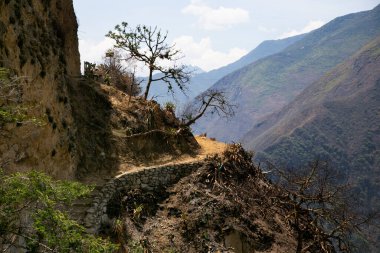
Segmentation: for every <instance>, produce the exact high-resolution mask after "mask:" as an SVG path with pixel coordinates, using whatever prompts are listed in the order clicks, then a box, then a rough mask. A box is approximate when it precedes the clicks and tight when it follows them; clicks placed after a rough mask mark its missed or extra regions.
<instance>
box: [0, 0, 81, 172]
mask: <svg viewBox="0 0 380 253" xmlns="http://www.w3.org/2000/svg"><path fill="white" fill-rule="evenodd" d="M77 28H78V24H77V21H76V18H75V14H74V9H73V6H72V1H63V0H51V1H42V0H31V1H27V0H20V1H0V67H5V68H7V69H10V70H11V72H12V73H13V74H15V75H17V76H19V77H22V79H21V80H22V84H23V102H24V106H26V107H27V108H28V111H29V113H30V114H31V115H33V116H35V117H37V118H39V119H41V120H42V121H44V122H45V124H44V126H41V127H38V126H35V125H33V124H24V125H20V124H18V125H13V124H11V125H9V124H8V125H6V126H0V129H1V130H4V132H6V133H7V134H6V135H5V136H4V135H2V137H1V138H0V164H1V165H2V166H3V168H4V169H6V170H7V171H13V170H16V169H17V170H24V169H27V168H36V169H37V168H41V169H43V170H45V171H46V172H48V173H49V174H50V175H52V176H54V177H58V178H70V177H73V176H74V174H75V173H76V171H75V170H76V168H77V164H78V160H79V157H78V155H77V154H76V152H75V150H76V146H77V143H76V142H75V136H76V127H75V123H74V119H73V116H72V109H71V105H70V95H69V91H68V86H70V85H74V84H75V80H74V78H75V77H78V76H79V75H80V61H79V52H78V38H77ZM1 165H0V166H1Z"/></svg>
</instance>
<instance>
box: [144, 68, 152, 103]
mask: <svg viewBox="0 0 380 253" xmlns="http://www.w3.org/2000/svg"><path fill="white" fill-rule="evenodd" d="M152 78H153V68H152V67H150V68H149V77H148V82H147V84H146V88H145V93H144V99H145V100H147V99H148V95H149V89H150V85H151V83H152Z"/></svg>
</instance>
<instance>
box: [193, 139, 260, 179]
mask: <svg viewBox="0 0 380 253" xmlns="http://www.w3.org/2000/svg"><path fill="white" fill-rule="evenodd" d="M253 156H254V153H253V152H248V151H245V150H244V148H243V147H242V145H241V144H240V143H234V144H230V145H228V147H227V149H226V150H225V151H224V152H223V155H222V156H214V157H211V158H210V159H209V163H208V164H207V165H206V166H207V169H206V170H205V171H204V173H203V175H201V177H200V179H201V180H202V181H203V182H206V183H212V184H213V183H219V184H229V183H232V182H238V183H239V182H242V181H244V180H246V179H247V178H248V177H249V176H253V177H256V176H259V177H261V176H262V173H261V171H260V169H259V168H258V167H256V166H255V165H254V164H253V163H252V158H253Z"/></svg>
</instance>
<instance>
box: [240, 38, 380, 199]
mask: <svg viewBox="0 0 380 253" xmlns="http://www.w3.org/2000/svg"><path fill="white" fill-rule="evenodd" d="M379 48H380V37H378V38H377V39H375V40H374V41H372V42H371V43H369V44H368V45H366V46H365V47H363V48H362V49H361V50H360V51H359V52H358V53H356V54H355V55H354V56H353V57H351V58H350V59H348V60H346V61H345V62H344V63H342V64H340V65H339V66H337V67H336V68H334V69H333V70H332V71H331V72H329V73H328V74H326V75H325V76H324V77H323V78H321V79H320V80H318V81H317V82H315V83H313V84H312V85H311V86H309V87H308V88H307V89H305V90H304V91H303V92H302V93H301V94H300V95H299V96H297V98H296V99H295V100H294V101H293V102H292V103H290V104H289V105H287V106H286V107H285V108H284V109H282V110H281V111H279V112H277V113H274V114H272V115H271V116H270V117H268V118H266V119H265V120H264V121H262V122H260V123H259V124H257V125H256V126H255V127H254V128H253V129H252V130H251V131H250V132H248V133H247V134H246V135H245V136H244V140H245V146H246V147H248V148H253V149H255V150H257V151H261V152H260V153H258V155H257V159H259V160H267V159H269V160H271V161H273V162H275V163H277V164H281V165H285V166H300V165H303V164H305V163H307V162H309V161H310V160H312V159H315V158H320V159H326V160H329V161H331V162H332V165H333V166H335V167H338V168H339V169H342V170H343V171H345V172H346V173H348V174H349V175H350V177H351V178H353V179H354V180H355V183H358V184H360V185H361V187H365V188H367V190H366V191H367V194H369V197H370V199H371V198H373V199H374V197H376V196H377V198H379V197H380V195H378V194H379V189H380V185H379V184H378V182H379V181H377V180H378V175H379V168H380V159H379V158H380V153H379V152H380V151H379V150H380V117H379V108H380V100H379V97H380V72H379V70H380V50H379ZM370 199H369V201H371V200H370ZM368 204H369V205H370V204H371V203H368ZM372 204H374V203H372Z"/></svg>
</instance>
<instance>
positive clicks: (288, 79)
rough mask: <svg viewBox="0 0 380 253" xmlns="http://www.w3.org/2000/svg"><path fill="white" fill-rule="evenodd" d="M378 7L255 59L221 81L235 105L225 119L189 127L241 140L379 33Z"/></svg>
mask: <svg viewBox="0 0 380 253" xmlns="http://www.w3.org/2000/svg"><path fill="white" fill-rule="evenodd" d="M379 27H380V6H377V7H376V8H374V9H373V10H370V11H364V12H359V13H355V14H349V15H346V16H343V17H339V18H336V19H334V20H333V21H331V22H329V23H328V24H326V25H324V26H323V27H321V28H319V29H317V30H315V31H313V32H310V33H308V34H307V35H305V36H304V37H303V38H302V39H301V40H299V41H297V42H295V43H294V44H292V45H291V46H289V47H287V48H286V49H285V50H283V51H281V52H279V53H277V54H274V55H271V56H268V57H266V58H264V59H261V60H258V61H256V62H254V63H252V64H250V65H248V66H246V67H243V68H241V69H239V70H237V71H235V72H233V73H231V74H229V75H227V76H225V77H224V78H222V79H221V80H219V81H218V82H217V83H216V84H214V85H213V86H212V87H211V88H212V89H218V90H225V91H226V92H228V99H229V100H230V102H231V103H232V104H234V105H236V106H238V109H237V111H236V114H235V116H234V117H233V118H231V119H230V120H229V121H227V122H226V121H225V120H224V119H221V118H219V117H218V116H217V115H209V117H206V118H203V119H200V120H199V122H198V123H197V124H196V125H194V126H193V129H194V130H195V131H196V132H198V133H200V132H207V134H208V135H209V136H212V137H216V138H218V139H220V140H224V141H237V140H239V139H241V138H242V137H243V136H244V134H246V133H247V132H248V131H249V130H250V129H251V128H252V127H253V126H254V125H256V124H257V123H258V122H260V121H261V119H263V118H264V117H265V116H267V115H270V114H271V113H273V112H275V111H278V110H280V109H281V108H282V107H284V106H285V105H287V104H288V103H289V102H290V101H292V100H293V99H294V98H295V97H296V96H297V95H298V94H300V93H301V92H302V91H303V90H304V89H305V88H306V87H308V86H309V85H310V84H312V83H313V82H315V81H317V80H318V79H319V78H321V77H322V76H323V75H324V74H326V73H327V72H328V71H329V70H331V69H332V68H333V67H335V66H336V65H337V64H339V63H341V62H343V61H344V60H345V59H347V58H348V57H350V56H351V55H353V54H354V53H355V52H356V51H357V50H359V49H360V48H361V47H362V46H364V45H365V44H367V43H368V42H369V41H371V40H372V39H374V38H376V37H377V36H378V35H380V29H378V28H379Z"/></svg>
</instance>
